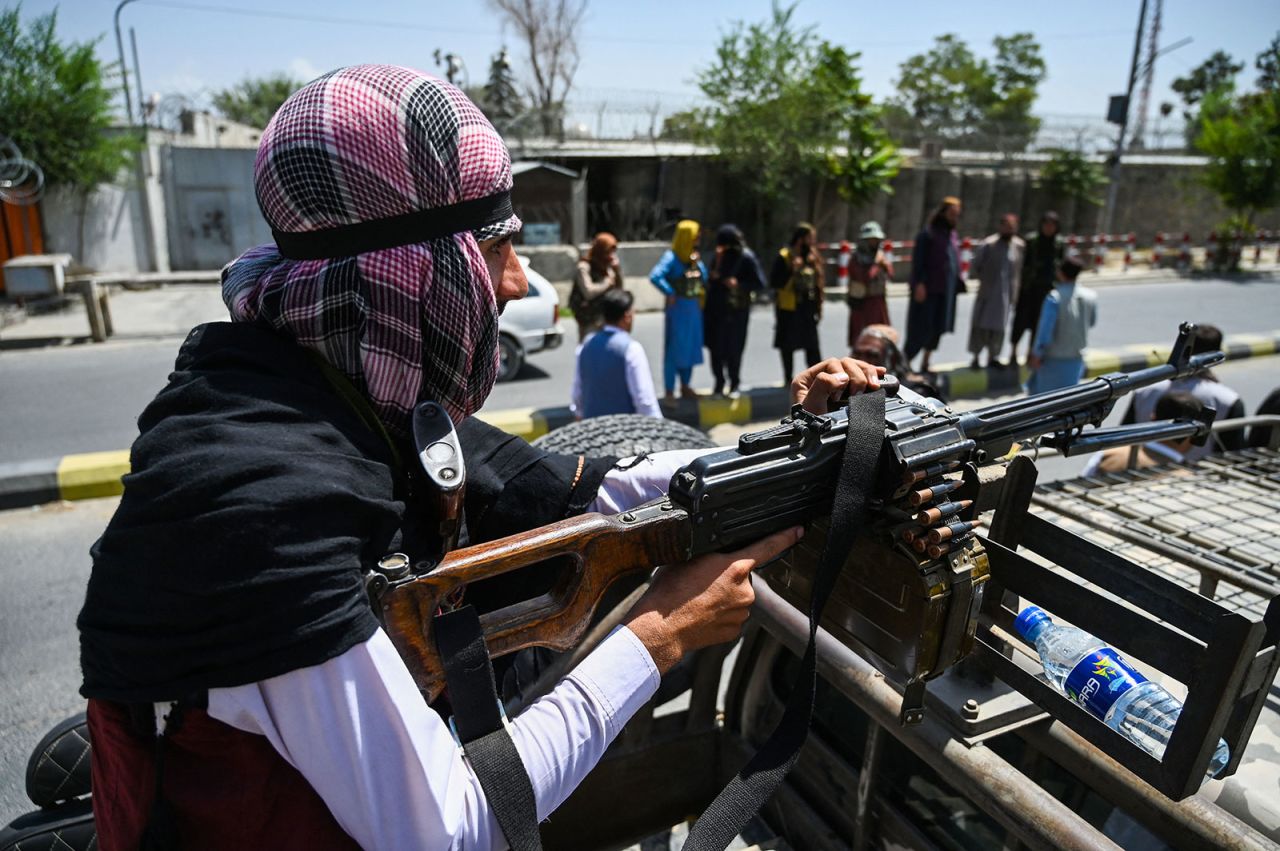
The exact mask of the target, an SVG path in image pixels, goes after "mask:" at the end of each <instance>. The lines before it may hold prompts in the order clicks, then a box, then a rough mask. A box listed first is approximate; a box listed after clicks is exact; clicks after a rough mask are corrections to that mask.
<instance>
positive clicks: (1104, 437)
mask: <svg viewBox="0 0 1280 851" xmlns="http://www.w3.org/2000/svg"><path fill="white" fill-rule="evenodd" d="M1211 423H1212V419H1211V420H1210V421H1209V422H1207V423H1206V422H1204V421H1202V420H1186V421H1181V422H1179V421H1176V420H1175V421H1170V422H1155V423H1135V424H1133V425H1124V426H1116V427H1114V428H1100V429H1096V430H1091V431H1086V432H1085V433H1084V434H1082V435H1079V436H1073V437H1072V438H1070V439H1068V440H1063V439H1060V438H1059V437H1057V436H1052V437H1045V438H1043V439H1041V441H1040V442H1041V444H1042V445H1044V446H1051V447H1053V448H1054V449H1056V450H1058V451H1059V452H1061V453H1062V455H1063V456H1064V457H1068V458H1070V457H1071V456H1073V455H1084V454H1087V453H1090V452H1101V451H1102V450H1104V449H1111V448H1113V447H1116V446H1131V445H1133V444H1135V443H1150V442H1151V441H1153V440H1179V439H1181V438H1184V437H1201V436H1203V435H1206V434H1208V432H1209V430H1210V424H1211Z"/></svg>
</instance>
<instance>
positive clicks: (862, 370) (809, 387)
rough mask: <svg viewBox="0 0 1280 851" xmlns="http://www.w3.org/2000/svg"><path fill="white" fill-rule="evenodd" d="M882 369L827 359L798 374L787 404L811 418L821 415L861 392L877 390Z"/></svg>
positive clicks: (882, 372) (842, 360)
mask: <svg viewBox="0 0 1280 851" xmlns="http://www.w3.org/2000/svg"><path fill="white" fill-rule="evenodd" d="M883 375H884V367H882V366H872V365H871V364H869V363H867V362H866V361H860V360H857V359H855V358H827V359H826V360H824V361H822V362H820V363H816V364H814V365H813V366H811V367H809V368H808V369H806V370H805V371H804V372H802V373H800V374H799V375H797V376H796V377H795V379H794V380H792V382H791V401H792V402H793V403H794V404H798V405H803V406H804V409H805V410H806V411H808V412H809V413H811V414H825V413H828V412H829V411H830V410H831V406H832V405H836V404H839V403H840V402H841V401H842V400H843V399H846V398H848V397H849V396H852V395H853V394H855V393H860V392H862V391H863V390H875V389H877V388H878V387H879V386H880V378H881V376H883Z"/></svg>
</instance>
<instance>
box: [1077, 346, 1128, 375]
mask: <svg viewBox="0 0 1280 851" xmlns="http://www.w3.org/2000/svg"><path fill="white" fill-rule="evenodd" d="M1119 371H1120V356H1119V355H1118V354H1115V353H1114V352H1089V353H1088V354H1087V355H1085V357H1084V374H1085V377H1086V378H1095V377H1097V376H1099V375H1106V374H1107V373H1108V372H1119Z"/></svg>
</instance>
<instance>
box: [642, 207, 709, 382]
mask: <svg viewBox="0 0 1280 851" xmlns="http://www.w3.org/2000/svg"><path fill="white" fill-rule="evenodd" d="M700 233H701V227H700V226H699V225H698V223H697V222H695V221H693V220H692V219H683V220H682V221H680V223H679V224H677V225H676V233H675V236H674V237H673V238H672V240H671V247H670V248H669V249H667V251H666V252H665V253H664V254H663V255H662V257H661V259H659V260H658V265H656V266H654V267H653V271H652V272H650V273H649V280H650V281H652V282H653V285H654V286H655V287H657V288H658V289H659V290H661V291H662V294H663V295H665V296H666V297H667V311H666V328H665V334H664V338H663V349H662V384H663V390H664V391H665V396H664V398H666V399H668V400H671V399H674V398H675V389H676V378H679V379H680V395H681V396H689V397H694V396H697V395H698V394H697V393H696V392H694V389H693V388H692V387H691V386H689V385H690V378H691V377H692V376H693V368H694V367H695V366H697V365H698V364H700V363H702V302H703V300H704V298H705V297H706V292H707V290H706V280H707V267H706V266H705V265H703V263H702V261H701V260H700V259H699V258H698V235H699V234H700Z"/></svg>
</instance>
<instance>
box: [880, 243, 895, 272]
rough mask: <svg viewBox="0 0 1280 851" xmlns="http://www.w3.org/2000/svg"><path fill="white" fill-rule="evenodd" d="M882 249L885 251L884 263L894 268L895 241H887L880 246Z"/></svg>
mask: <svg viewBox="0 0 1280 851" xmlns="http://www.w3.org/2000/svg"><path fill="white" fill-rule="evenodd" d="M880 247H881V248H883V249H884V262H886V263H888V264H889V265H890V266H892V265H893V262H894V261H893V240H891V239H886V240H885V241H884V242H882V243H881V244H880Z"/></svg>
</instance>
